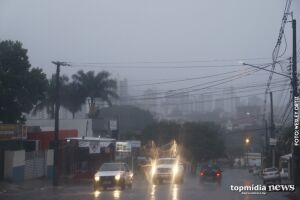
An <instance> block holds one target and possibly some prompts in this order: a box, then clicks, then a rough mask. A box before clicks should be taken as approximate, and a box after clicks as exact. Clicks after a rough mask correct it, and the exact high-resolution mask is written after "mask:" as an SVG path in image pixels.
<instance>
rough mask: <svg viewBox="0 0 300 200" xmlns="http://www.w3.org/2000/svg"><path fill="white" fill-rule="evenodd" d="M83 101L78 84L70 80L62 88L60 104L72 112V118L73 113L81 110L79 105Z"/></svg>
mask: <svg viewBox="0 0 300 200" xmlns="http://www.w3.org/2000/svg"><path fill="white" fill-rule="evenodd" d="M84 103H85V97H84V95H83V91H82V90H81V88H80V86H79V85H78V84H77V83H75V82H72V83H70V84H67V85H66V86H65V87H64V88H63V94H62V106H63V107H65V108H66V109H67V110H69V111H70V112H71V113H72V116H73V119H74V118H75V113H76V112H78V111H80V110H81V106H82V105H83V104H84Z"/></svg>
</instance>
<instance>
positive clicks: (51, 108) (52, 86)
mask: <svg viewBox="0 0 300 200" xmlns="http://www.w3.org/2000/svg"><path fill="white" fill-rule="evenodd" d="M68 80H69V78H68V77H67V76H61V77H60V87H61V88H64V87H65V85H66V84H67V82H68ZM63 93H64V92H63V90H62V89H61V90H60V96H61V95H62V94H63ZM55 98H56V76H55V75H54V74H53V75H52V77H51V79H49V80H48V84H47V89H46V94H45V98H44V100H43V101H40V102H38V103H37V104H36V105H35V107H34V109H33V111H32V114H34V115H35V114H36V113H37V112H38V111H41V110H43V109H44V108H46V111H47V113H48V114H49V115H50V119H54V115H55Z"/></svg>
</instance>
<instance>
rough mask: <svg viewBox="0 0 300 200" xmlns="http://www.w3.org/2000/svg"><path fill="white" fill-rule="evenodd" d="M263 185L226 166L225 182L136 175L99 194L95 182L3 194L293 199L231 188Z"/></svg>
mask: <svg viewBox="0 0 300 200" xmlns="http://www.w3.org/2000/svg"><path fill="white" fill-rule="evenodd" d="M251 184H257V185H258V184H262V182H261V179H260V178H259V177H257V176H253V175H252V174H249V173H248V172H247V171H246V170H243V169H225V170H224V173H223V180H222V183H221V185H218V184H216V183H213V182H206V183H204V184H200V183H199V179H198V177H196V176H190V175H187V176H186V177H185V181H184V183H183V184H182V185H170V184H167V183H163V184H161V185H151V184H149V183H148V182H147V181H146V180H145V179H144V177H141V176H139V177H135V180H134V184H133V187H132V189H125V190H124V191H120V190H114V189H111V190H107V191H101V192H99V193H94V192H93V187H92V184H89V183H86V182H85V183H80V184H61V186H60V187H58V188H57V189H53V188H52V187H40V188H35V189H32V190H23V191H22V190H20V191H11V192H9V191H8V192H6V193H2V194H0V198H1V199H2V200H14V199H21V198H22V199H24V200H27V199H28V200H29V199H30V200H35V199H36V200H38V199H57V200H58V199H63V200H69V199H70V200H88V199H99V200H100V199H149V200H161V199H172V200H177V199H178V200H180V199H190V200H193V199H197V200H199V199H203V200H206V199H224V200H227V199H228V200H229V199H230V200H235V199H245V200H254V199H260V200H261V199H267V200H268V199H270V200H271V199H272V200H277V199H278V200H284V199H290V198H289V193H268V194H266V195H256V194H251V195H243V194H240V193H239V192H238V191H230V185H237V186H242V185H251Z"/></svg>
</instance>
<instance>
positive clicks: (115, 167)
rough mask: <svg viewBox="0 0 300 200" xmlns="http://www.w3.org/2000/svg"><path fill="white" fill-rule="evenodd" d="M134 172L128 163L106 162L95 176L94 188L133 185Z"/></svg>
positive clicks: (123, 187)
mask: <svg viewBox="0 0 300 200" xmlns="http://www.w3.org/2000/svg"><path fill="white" fill-rule="evenodd" d="M132 182H133V173H132V172H130V170H129V168H128V165H127V164H126V163H104V164H103V165H102V166H101V167H100V169H99V170H98V171H97V173H96V174H95V176H94V190H95V191H97V190H100V189H104V190H105V189H107V188H110V187H119V188H121V189H122V190H124V189H125V187H126V186H128V187H129V188H131V187H132Z"/></svg>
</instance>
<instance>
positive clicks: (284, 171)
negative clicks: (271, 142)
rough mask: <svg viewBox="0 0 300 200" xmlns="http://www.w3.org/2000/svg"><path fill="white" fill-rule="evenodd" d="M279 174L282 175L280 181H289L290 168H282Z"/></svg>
mask: <svg viewBox="0 0 300 200" xmlns="http://www.w3.org/2000/svg"><path fill="white" fill-rule="evenodd" d="M279 174H280V181H283V180H287V179H288V178H289V170H288V168H281V170H280V172H279Z"/></svg>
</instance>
